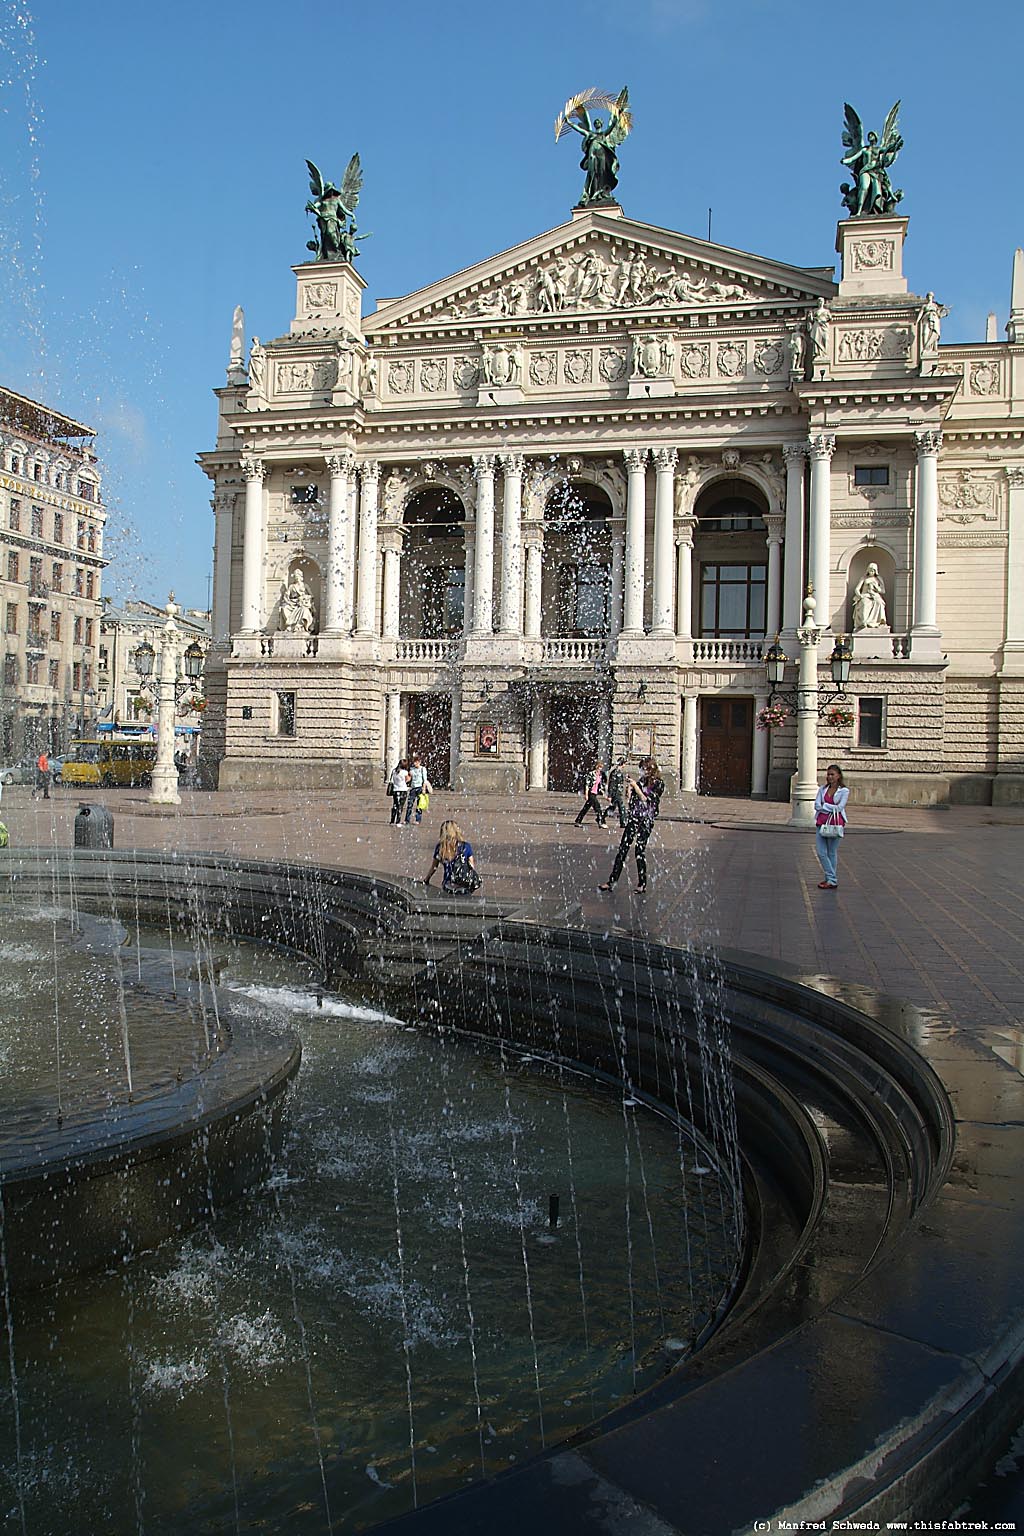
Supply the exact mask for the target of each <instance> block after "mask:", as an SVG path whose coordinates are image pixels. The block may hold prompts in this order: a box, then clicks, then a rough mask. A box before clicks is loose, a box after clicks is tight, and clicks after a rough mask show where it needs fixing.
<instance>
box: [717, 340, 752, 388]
mask: <svg viewBox="0 0 1024 1536" xmlns="http://www.w3.org/2000/svg"><path fill="white" fill-rule="evenodd" d="M715 362H716V366H717V368H718V372H719V375H720V376H721V377H722V378H723V379H740V378H742V377H743V375H744V374H745V373H746V371H747V344H746V342H745V341H720V342H719V343H718V353H717V355H716V358H715Z"/></svg>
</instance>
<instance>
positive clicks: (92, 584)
mask: <svg viewBox="0 0 1024 1536" xmlns="http://www.w3.org/2000/svg"><path fill="white" fill-rule="evenodd" d="M95 590H96V577H95V575H94V574H93V572H92V571H86V573H85V595H86V597H92V596H93V594H94V593H95Z"/></svg>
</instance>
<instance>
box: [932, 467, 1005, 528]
mask: <svg viewBox="0 0 1024 1536" xmlns="http://www.w3.org/2000/svg"><path fill="white" fill-rule="evenodd" d="M939 508H940V511H939V521H940V522H943V523H963V524H966V523H994V522H996V521H997V518H998V512H997V509H996V485H995V481H994V480H987V479H985V478H984V476H982V475H979V474H978V473H977V472H976V471H975V470H973V469H961V470H958V471H957V472H956V474H954V475H940V476H939Z"/></svg>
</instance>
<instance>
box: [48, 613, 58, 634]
mask: <svg viewBox="0 0 1024 1536" xmlns="http://www.w3.org/2000/svg"><path fill="white" fill-rule="evenodd" d="M50 639H51V640H59V639H60V614H59V613H56V612H53V613H51V614H50Z"/></svg>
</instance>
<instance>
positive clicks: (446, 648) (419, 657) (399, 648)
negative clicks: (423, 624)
mask: <svg viewBox="0 0 1024 1536" xmlns="http://www.w3.org/2000/svg"><path fill="white" fill-rule="evenodd" d="M457 644H458V641H457V640H396V641H395V660H396V661H433V662H446V661H450V660H451V657H452V654H453V652H454V650H455V647H456V645H457Z"/></svg>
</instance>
